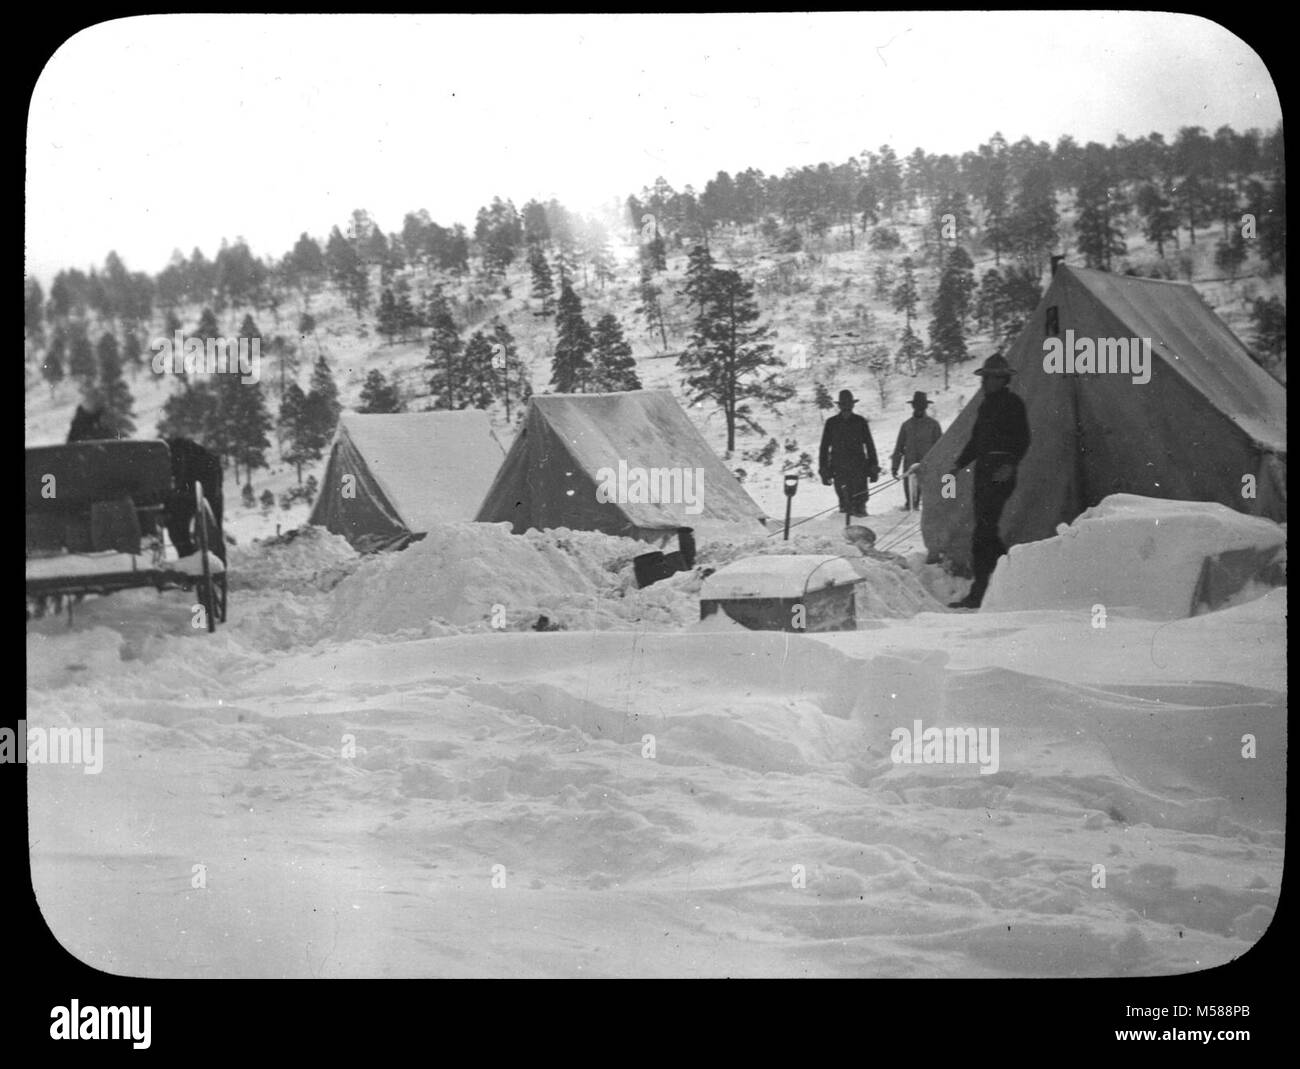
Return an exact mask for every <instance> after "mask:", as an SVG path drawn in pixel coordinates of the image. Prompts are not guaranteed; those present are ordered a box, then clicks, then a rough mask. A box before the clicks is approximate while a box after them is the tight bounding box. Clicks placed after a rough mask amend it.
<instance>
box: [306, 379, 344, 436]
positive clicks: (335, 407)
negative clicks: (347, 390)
mask: <svg viewBox="0 0 1300 1069" xmlns="http://www.w3.org/2000/svg"><path fill="white" fill-rule="evenodd" d="M342 411H343V405H342V404H341V403H340V401H339V388H338V386H337V385H336V384H335V382H334V375H333V373H332V372H331V371H330V366H329V362H328V361H327V360H326V359H325V357H324V355H321V356H318V357H317V358H316V363H315V364H313V365H312V369H311V383H310V385H309V387H308V389H307V400H306V402H305V404H304V406H303V412H304V415H305V417H306V420H307V425H308V430H309V432H310V435H309V444H310V445H312V446H313V447H314V448H315V449H316V450H317V452H316V457H313V459H316V458H317V457H319V456H320V455H321V453H322V452H323V451H324V449H325V446H327V445H328V444H329V442H330V439H331V438H333V437H334V429H335V427H337V426H338V422H339V414H340V413H341V412H342Z"/></svg>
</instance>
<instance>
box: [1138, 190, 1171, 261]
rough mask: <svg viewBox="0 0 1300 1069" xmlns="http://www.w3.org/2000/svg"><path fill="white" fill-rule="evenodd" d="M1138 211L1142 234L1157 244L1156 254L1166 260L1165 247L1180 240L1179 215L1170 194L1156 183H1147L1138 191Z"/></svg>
mask: <svg viewBox="0 0 1300 1069" xmlns="http://www.w3.org/2000/svg"><path fill="white" fill-rule="evenodd" d="M1137 210H1138V213H1139V214H1140V215H1141V216H1142V234H1143V236H1144V237H1145V238H1146V239H1147V241H1153V242H1155V246H1156V254H1157V255H1158V256H1159V257H1160V259H1162V260H1163V259H1164V258H1165V245H1166V244H1167V243H1168V242H1171V241H1172V242H1176V241H1177V238H1178V213H1177V212H1176V211H1174V206H1173V202H1172V201H1171V200H1170V198H1169V195H1168V193H1167V192H1166V191H1165V190H1164V189H1163V188H1162V186H1161V185H1159V184H1157V183H1156V182H1146V183H1144V184H1143V185H1142V186H1141V188H1139V189H1138V194H1137Z"/></svg>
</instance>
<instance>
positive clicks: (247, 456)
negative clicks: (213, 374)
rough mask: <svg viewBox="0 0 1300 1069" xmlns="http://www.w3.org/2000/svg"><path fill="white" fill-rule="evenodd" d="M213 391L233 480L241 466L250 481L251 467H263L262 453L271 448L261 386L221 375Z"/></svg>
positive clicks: (266, 412)
mask: <svg viewBox="0 0 1300 1069" xmlns="http://www.w3.org/2000/svg"><path fill="white" fill-rule="evenodd" d="M217 389H218V393H219V395H220V398H221V421H222V423H223V425H224V426H225V429H226V437H227V438H228V441H229V445H228V449H229V455H230V459H231V460H232V461H233V462H234V465H235V478H236V480H238V478H239V468H240V466H241V465H242V466H243V468H244V471H245V475H246V477H247V478H250V479H251V478H252V473H253V469H254V468H264V467H266V451H267V450H268V449H270V448H271V441H270V439H269V438H268V437H267V436H268V435H269V434H270V432H271V429H272V427H273V425H274V424H273V421H272V419H271V414H270V413H269V412H268V411H267V408H266V396H265V395H264V394H263V393H262V384H261V383H260V382H242V381H241V380H240V378H239V376H237V375H223V376H221V378H220V379H219V380H218V386H217Z"/></svg>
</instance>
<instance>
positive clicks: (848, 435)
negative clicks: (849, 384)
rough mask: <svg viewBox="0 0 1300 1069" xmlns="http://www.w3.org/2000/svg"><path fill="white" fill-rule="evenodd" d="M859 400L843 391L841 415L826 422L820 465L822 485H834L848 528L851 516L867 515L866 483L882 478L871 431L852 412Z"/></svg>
mask: <svg viewBox="0 0 1300 1069" xmlns="http://www.w3.org/2000/svg"><path fill="white" fill-rule="evenodd" d="M857 403H858V399H857V398H856V397H854V396H853V394H852V393H850V392H849V391H848V390H841V391H840V399H839V402H838V404H839V409H840V410H839V412H838V413H837V414H836V415H834V416H831V418H830V419H828V420H827V421H826V426H825V427H824V428H823V429H822V446H821V453H820V455H819V460H818V464H817V471H818V474H819V475H821V479H822V485H823V486H830V485H831V483H832V482H833V483H834V484H835V493H836V494H837V495H838V497H839V499H840V511H841V512H842V513H844V523H845V524H846V525H847V524H848V522H849V517H851V516H865V515H866V514H867V496H868V491H867V481H868V480H870V481H871V482H873V483H874V482H875V481H876V480H877V479H879V478H880V462H879V461H878V460H877V459H876V443H875V442H873V441H872V440H871V427H870V426H869V425H868V424H867V421H866V420H865V419H864V418H863V417H862V416H859V415H858V414H857V413H856V412H854V411H853V406H854V405H856V404H857Z"/></svg>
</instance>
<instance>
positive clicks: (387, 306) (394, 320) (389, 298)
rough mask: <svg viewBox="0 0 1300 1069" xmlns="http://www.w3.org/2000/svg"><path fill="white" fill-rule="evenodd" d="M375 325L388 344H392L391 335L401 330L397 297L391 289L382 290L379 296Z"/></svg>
mask: <svg viewBox="0 0 1300 1069" xmlns="http://www.w3.org/2000/svg"><path fill="white" fill-rule="evenodd" d="M375 327H376V329H377V330H378V331H379V333H380V334H382V335H383V336H384V340H385V341H386V342H387V343H388V344H389V345H392V344H393V336H394V335H395V334H397V333H399V331H400V330H401V322H400V318H399V315H398V311H397V298H396V297H394V296H393V291H392V290H390V289H386V290H384V292H383V295H382V296H381V297H380V298H379V313H378V316H377V322H376V323H375Z"/></svg>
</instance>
